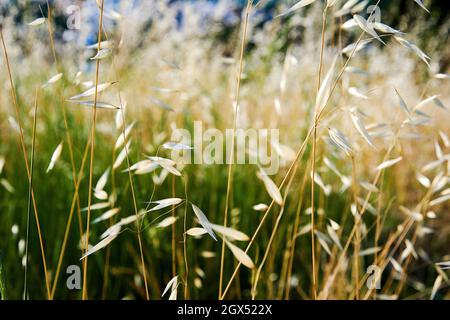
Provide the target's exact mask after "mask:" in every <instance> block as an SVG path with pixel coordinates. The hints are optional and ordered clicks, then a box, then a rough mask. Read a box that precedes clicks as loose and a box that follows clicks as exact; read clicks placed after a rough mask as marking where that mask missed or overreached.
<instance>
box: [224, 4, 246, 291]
mask: <svg viewBox="0 0 450 320" xmlns="http://www.w3.org/2000/svg"><path fill="white" fill-rule="evenodd" d="M252 5H253V0H248V1H247V7H246V8H245V18H244V28H243V31H242V39H241V49H240V55H239V69H238V72H237V74H236V96H235V102H234V114H233V130H232V139H231V152H230V159H229V161H228V163H229V165H228V175H227V193H226V196H225V211H224V220H223V225H224V226H225V227H226V226H227V223H228V205H229V202H230V193H231V184H232V180H233V163H234V144H235V139H236V138H235V132H236V124H237V118H238V111H239V96H240V90H241V78H242V70H243V67H244V49H245V42H246V37H247V28H248V20H249V16H250V11H251V9H252ZM224 262H225V241H224V239H223V238H222V250H221V255H220V272H219V299H220V298H221V296H222V283H223V269H224Z"/></svg>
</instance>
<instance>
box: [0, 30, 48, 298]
mask: <svg viewBox="0 0 450 320" xmlns="http://www.w3.org/2000/svg"><path fill="white" fill-rule="evenodd" d="M0 36H1V38H2V46H3V53H4V56H5V63H6V68H7V70H8V77H9V84H10V86H11V96H12V100H13V105H14V110H15V113H16V119H17V123H18V124H19V144H20V146H21V149H22V154H23V158H24V161H25V168H26V170H27V177H28V183H31V172H30V167H29V164H28V153H27V149H26V147H25V141H24V136H23V129H22V125H21V120H20V115H19V104H18V102H17V96H16V88H15V86H14V81H13V78H12V71H11V65H10V63H9V57H8V50H7V49H6V44H5V39H4V38H3V30H2V27H1V25H0ZM31 200H32V202H33V209H34V217H35V220H36V227H37V232H38V237H39V246H40V249H41V258H42V265H43V268H44V276H45V286H46V289H47V298H49V297H50V282H49V281H50V280H49V276H48V271H47V262H46V260H45V250H44V241H43V239H42V232H41V226H40V223H39V214H38V210H37V206H36V200H35V197H34V190H33V188H31Z"/></svg>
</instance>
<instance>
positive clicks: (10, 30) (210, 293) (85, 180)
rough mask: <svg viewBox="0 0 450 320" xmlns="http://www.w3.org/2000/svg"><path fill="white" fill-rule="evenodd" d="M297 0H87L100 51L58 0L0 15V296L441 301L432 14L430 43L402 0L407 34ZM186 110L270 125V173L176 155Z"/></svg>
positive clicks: (442, 219)
mask: <svg viewBox="0 0 450 320" xmlns="http://www.w3.org/2000/svg"><path fill="white" fill-rule="evenodd" d="M300 3H301V2H300ZM306 3H308V4H307V5H305V6H301V8H297V9H296V10H292V11H290V10H289V8H290V6H288V2H286V3H284V2H281V3H280V4H279V5H278V7H277V8H276V9H275V10H276V11H275V16H276V17H275V18H272V19H270V20H269V21H265V22H262V21H260V20H258V19H259V17H260V16H259V14H260V11H259V10H260V9H261V6H262V5H263V2H253V1H248V3H247V7H244V8H242V11H240V12H239V14H236V16H235V19H234V20H233V19H231V21H232V22H225V23H222V22H220V21H221V20H220V18H221V17H229V14H230V13H229V11H227V10H226V7H227V6H229V5H230V2H227V1H222V2H220V3H219V5H217V6H214V7H208V4H207V3H206V2H195V3H194V4H192V3H191V4H186V2H183V3H182V4H179V7H177V5H176V4H175V5H174V4H172V5H169V4H167V3H165V2H163V1H157V2H156V1H155V2H152V1H144V2H142V3H141V4H139V5H137V6H135V7H133V6H127V5H125V4H123V5H121V6H118V7H115V8H114V9H113V7H112V6H111V4H110V3H109V1H99V2H98V5H97V3H96V2H95V1H92V5H93V6H92V8H93V9H92V12H91V11H89V10H91V9H89V8H91V7H90V2H89V6H87V7H86V8H85V10H87V11H84V13H83V14H91V15H92V16H94V17H96V19H97V20H96V21H95V24H96V25H95V29H96V31H95V34H96V39H97V40H98V41H97V40H94V42H95V41H97V42H95V43H94V44H93V46H92V48H94V47H95V48H94V49H87V48H86V46H85V44H84V43H83V41H84V40H85V38H84V37H86V35H87V34H88V33H89V32H88V30H89V27H90V26H89V25H87V24H86V21H84V22H83V23H82V24H81V29H80V30H75V31H73V30H72V31H70V30H65V34H64V36H63V37H61V29H60V28H61V27H60V25H57V21H59V20H58V19H60V18H61V16H62V15H63V14H64V10H63V9H64V8H61V7H58V6H54V5H53V4H50V3H47V6H46V8H47V9H46V10H45V12H44V11H40V10H35V12H41V13H40V14H41V15H43V16H45V17H46V21H45V25H44V24H40V22H36V23H35V24H34V25H33V24H31V25H28V22H30V21H32V20H34V19H35V18H37V17H36V16H31V15H30V14H29V13H28V12H24V19H25V22H24V23H17V22H15V20H14V17H12V16H6V17H5V18H4V19H3V26H2V30H1V38H2V50H3V58H2V60H1V61H0V65H1V68H2V70H4V71H5V72H2V73H1V74H0V80H1V83H3V84H4V85H3V86H2V91H1V94H0V139H1V141H2V143H1V144H0V182H1V185H0V190H1V191H0V211H1V212H2V214H1V215H0V223H1V225H2V226H3V228H0V237H1V239H2V241H1V242H0V254H1V257H2V258H3V260H2V263H3V264H1V263H0V295H1V297H2V299H4V298H5V288H8V291H7V293H8V296H7V298H12V299H15V298H22V297H24V298H26V297H29V298H31V299H106V298H111V299H124V298H130V299H161V298H162V299H167V298H169V296H170V298H171V299H173V298H178V299H183V298H184V299H191V298H192V299H197V298H209V299H214V298H219V299H228V298H236V299H241V298H245V299H261V298H267V299H430V298H431V299H447V298H449V294H448V285H449V280H448V274H447V273H446V272H448V271H446V269H447V268H448V260H449V258H450V257H449V253H448V243H449V241H450V232H449V228H448V225H449V224H448V222H449V218H450V216H449V214H448V212H449V210H448V199H449V196H448V195H449V181H450V169H449V168H450V156H449V154H450V152H449V150H450V141H449V135H450V127H449V124H448V121H447V119H448V112H449V107H450V99H449V91H450V87H449V76H448V73H449V71H448V66H447V64H446V61H447V60H446V59H448V34H447V33H446V32H445V30H446V28H447V27H448V25H447V24H445V23H444V24H443V25H441V26H440V27H438V28H437V29H436V33H437V34H438V35H439V36H435V37H424V36H423V30H424V29H425V28H426V27H427V26H428V24H427V19H434V15H433V12H431V14H430V15H429V14H428V13H427V12H426V11H425V10H423V9H422V8H420V7H419V6H418V5H417V4H415V3H414V2H413V1H411V5H410V6H407V9H408V10H409V11H406V12H403V13H402V15H401V16H400V19H399V20H400V22H399V24H398V26H396V27H397V28H399V29H401V30H400V31H401V32H404V33H401V32H397V31H395V30H392V29H389V26H387V25H385V24H383V22H384V21H383V20H381V21H378V20H373V19H378V16H377V11H376V9H374V7H370V8H367V6H366V5H362V4H363V2H362V1H357V2H355V3H353V5H351V6H350V5H348V3H349V2H347V1H328V2H326V1H318V0H317V1H313V2H312V3H309V1H306V2H303V4H306ZM346 3H347V5H346ZM376 4H377V5H379V4H383V1H378V3H376ZM389 5H392V6H395V4H389ZM425 5H426V3H425ZM42 8H43V9H44V8H45V7H44V6H43V7H42ZM206 8H208V10H211V12H212V14H211V15H210V16H208V15H209V14H210V13H208V12H206V13H205V12H203V11H202V10H205V9H206ZM180 10H181V11H182V19H180ZM346 10H347V11H346ZM413 10H416V11H417V12H416V15H417V19H416V22H415V24H412V25H408V24H406V20H407V19H406V17H407V15H408V13H410V12H412V11H413ZM82 12H83V11H82ZM278 14H281V16H277V15H278ZM205 15H206V16H208V17H209V18H205ZM353 15H357V16H356V17H355V18H354V20H351V19H352V17H353ZM359 17H361V18H359ZM381 17H382V18H383V17H384V12H382V15H381ZM94 20H95V19H94ZM352 21H353V22H352ZM374 22H377V23H378V24H377V23H374ZM227 23H229V24H227ZM100 41H103V42H100ZM382 42H383V43H384V44H383V43H382ZM106 47H108V48H109V49H110V50H109V51H108V50H105V48H106ZM96 54H97V55H100V54H105V57H103V58H101V59H94V60H91V59H90V58H91V57H93V56H95V55H96ZM59 73H62V74H63V75H62V77H61V78H60V79H59V80H54V79H56V78H52V77H53V76H55V74H59ZM49 79H53V80H51V81H49ZM44 84H45V85H44ZM43 85H44V86H43ZM36 88H39V89H38V90H39V94H38V95H37V94H36ZM88 89H91V90H90V91H89V92H87V93H86V90H88ZM80 93H84V95H83V96H82V97H81V98H76V99H75V98H72V99H71V97H74V96H76V95H79V94H80ZM78 100H82V102H83V101H84V103H85V104H84V105H83V104H80V103H79V101H78ZM36 106H39V109H38V110H39V112H36V109H35V108H36ZM105 107H106V108H105ZM194 121H201V123H202V125H203V129H204V130H206V129H208V128H216V129H219V130H220V131H222V132H224V131H225V129H231V130H232V132H234V133H235V132H237V129H239V128H255V129H263V128H277V129H279V133H280V143H279V144H278V145H277V144H276V143H275V142H273V143H272V145H271V147H270V152H272V153H274V154H277V155H278V156H279V158H280V168H279V170H278V171H277V173H276V174H273V175H270V176H265V175H261V169H260V168H259V167H258V166H256V165H251V164H246V165H240V164H237V163H235V161H228V162H227V163H226V164H204V163H203V164H183V163H180V162H175V163H172V162H171V161H170V160H169V158H171V152H172V150H171V149H170V147H168V146H170V144H167V143H168V142H174V141H172V137H171V135H172V133H173V132H174V130H175V129H176V128H185V129H187V130H188V131H189V132H191V134H194ZM235 139H236V138H235V137H234V135H233V139H232V143H231V150H232V151H231V152H230V153H229V154H228V156H229V157H230V158H229V159H232V160H235V155H236V150H237V149H235V148H237V147H238V145H237V141H235ZM61 141H63V142H64V143H63V149H62V153H61V155H60V157H59V158H58V157H56V159H54V161H55V163H54V164H55V165H54V167H53V169H52V170H50V171H48V172H46V168H47V167H48V165H49V162H50V161H53V160H51V159H52V158H53V156H52V155H54V151H55V147H56V146H57V145H59V144H60V143H61ZM178 142H179V141H178ZM183 143H184V142H183ZM186 144H188V145H190V146H194V142H193V141H190V142H186ZM224 144H225V143H224ZM204 145H205V143H204ZM252 152H254V150H250V147H249V146H247V153H252ZM29 154H30V155H31V157H30V156H29ZM33 154H34V156H33ZM148 157H152V158H148ZM156 157H161V158H156ZM30 159H31V160H30ZM172 160H174V161H175V160H176V159H172ZM224 160H226V159H224ZM24 162H25V166H24V165H23V163H24ZM105 172H106V173H105ZM27 196H29V198H27ZM28 200H29V201H28ZM96 206H100V207H101V208H100V209H97V208H96ZM155 207H157V208H156V209H155ZM194 208H196V209H194ZM111 210H112V211H111ZM31 211H33V212H34V215H32V214H31ZM199 211H201V213H199ZM27 213H28V215H27ZM105 214H106V216H104V215H105ZM202 214H203V215H202ZM33 217H34V219H30V218H33ZM73 219H75V222H74V221H73ZM27 222H29V233H28V236H27ZM221 227H222V228H221ZM223 227H226V228H225V229H224V228H223ZM105 232H106V233H105ZM213 237H217V239H218V240H219V241H217V242H216V241H214V240H213V239H212V238H213ZM24 239H26V241H25V240H24ZM23 243H26V244H27V245H26V248H27V249H24V248H23ZM82 257H83V258H82ZM80 258H82V259H81V260H80ZM88 260H89V264H88ZM69 265H78V266H79V267H80V268H81V270H82V276H81V284H82V288H80V290H69V289H68V288H67V285H66V279H67V276H68V274H67V273H66V270H67V267H68V266H69ZM374 266H375V267H376V268H377V270H378V271H379V274H376V273H375V274H374V273H373V272H368V270H370V268H371V267H374ZM22 268H23V269H22ZM24 273H25V274H26V275H25V277H24ZM377 275H380V277H379V278H377ZM2 276H4V277H3V278H4V281H2ZM377 282H379V284H380V286H379V287H375V286H371V284H374V283H377ZM165 289H167V290H165ZM164 291H166V293H165V294H164V296H162V294H163V292H164ZM23 292H25V293H26V294H25V295H24V296H22V295H23Z"/></svg>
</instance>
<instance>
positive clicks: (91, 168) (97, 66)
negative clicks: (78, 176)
mask: <svg viewBox="0 0 450 320" xmlns="http://www.w3.org/2000/svg"><path fill="white" fill-rule="evenodd" d="M103 3H104V0H101V5H100V21H99V24H98V36H97V38H98V47H97V52H99V51H100V40H101V37H102V26H103ZM99 69H100V60H96V63H95V94H94V106H93V109H92V129H91V157H90V164H89V188H88V192H89V193H88V209H87V218H86V238H85V239H84V242H85V243H84V245H85V250H84V252H85V254H86V253H87V251H88V249H89V226H90V223H91V222H90V219H91V201H92V176H93V171H94V150H95V124H96V119H97V98H98V78H99V71H100V70H99ZM87 267H88V257H86V258H85V259H84V260H83V292H82V298H83V300H86V299H87Z"/></svg>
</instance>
